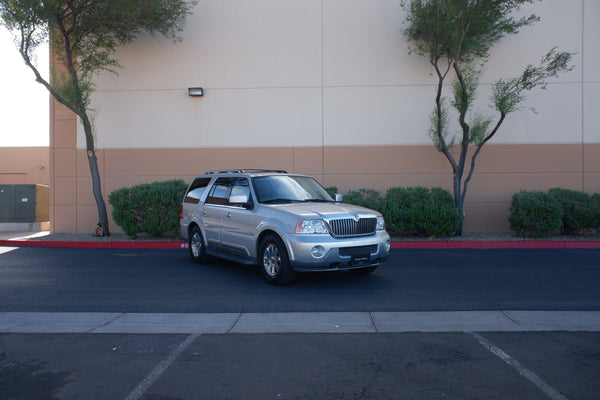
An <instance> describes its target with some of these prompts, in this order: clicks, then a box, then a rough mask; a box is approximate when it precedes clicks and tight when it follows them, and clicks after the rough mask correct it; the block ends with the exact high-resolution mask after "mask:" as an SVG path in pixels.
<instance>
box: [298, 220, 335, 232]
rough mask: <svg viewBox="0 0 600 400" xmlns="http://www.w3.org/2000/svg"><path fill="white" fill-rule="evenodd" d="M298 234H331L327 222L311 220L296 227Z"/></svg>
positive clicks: (301, 222)
mask: <svg viewBox="0 0 600 400" xmlns="http://www.w3.org/2000/svg"><path fill="white" fill-rule="evenodd" d="M296 233H307V234H311V233H312V234H315V233H329V230H328V229H327V225H325V221H323V220H322V219H309V220H304V221H300V222H299V223H298V225H296Z"/></svg>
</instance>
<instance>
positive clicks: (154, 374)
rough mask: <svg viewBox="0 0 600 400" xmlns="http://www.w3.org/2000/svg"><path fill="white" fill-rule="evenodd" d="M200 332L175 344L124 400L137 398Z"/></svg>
mask: <svg viewBox="0 0 600 400" xmlns="http://www.w3.org/2000/svg"><path fill="white" fill-rule="evenodd" d="M200 335H201V333H194V334H192V335H189V336H188V337H187V338H186V339H185V340H184V341H183V342H182V343H181V344H180V345H179V346H177V347H176V348H175V349H174V350H173V351H171V353H169V356H168V357H167V358H165V359H164V360H162V361H161V362H160V363H159V364H158V365H157V366H156V367H154V369H153V370H152V371H150V373H149V374H148V375H146V377H145V378H144V379H142V381H141V382H140V383H139V384H138V385H137V386H136V387H135V388H133V390H132V391H131V392H130V393H129V394H128V395H127V397H125V400H137V399H139V398H140V397H142V396H143V395H144V393H146V390H148V389H149V388H150V386H152V384H153V383H154V382H155V381H156V380H157V379H158V378H160V376H161V375H162V374H163V373H164V372H165V371H166V370H167V369H168V368H169V367H170V366H171V364H173V362H174V361H175V360H176V359H177V358H178V357H179V356H180V355H181V353H183V351H184V350H185V349H187V348H188V347H189V345H190V344H192V343H194V341H195V340H196V339H198V338H199V337H200Z"/></svg>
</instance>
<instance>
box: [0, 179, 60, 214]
mask: <svg viewBox="0 0 600 400" xmlns="http://www.w3.org/2000/svg"><path fill="white" fill-rule="evenodd" d="M49 220H50V188H49V187H48V186H45V185H0V222H45V221H49Z"/></svg>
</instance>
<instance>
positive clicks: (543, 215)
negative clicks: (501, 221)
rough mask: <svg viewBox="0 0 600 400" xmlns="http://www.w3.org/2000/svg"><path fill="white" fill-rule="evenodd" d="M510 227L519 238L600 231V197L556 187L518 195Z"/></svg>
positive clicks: (511, 210)
mask: <svg viewBox="0 0 600 400" xmlns="http://www.w3.org/2000/svg"><path fill="white" fill-rule="evenodd" d="M509 222H510V228H511V229H512V230H514V231H515V232H516V233H517V235H519V236H530V237H548V236H550V235H551V234H554V233H562V234H565V235H579V234H583V233H585V232H587V231H589V230H592V229H594V230H596V231H600V194H597V193H596V194H594V195H592V196H590V195H588V194H586V193H583V192H579V191H576V190H569V189H560V188H554V189H550V190H549V191H547V192H539V191H533V192H529V191H521V192H519V193H515V194H514V195H513V198H512V203H511V206H510V217H509Z"/></svg>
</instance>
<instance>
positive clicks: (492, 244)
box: [0, 239, 600, 249]
mask: <svg viewBox="0 0 600 400" xmlns="http://www.w3.org/2000/svg"><path fill="white" fill-rule="evenodd" d="M0 246H12V247H60V248H75V249H187V248H188V244H187V243H185V242H161V241H152V242H151V241H148V242H128V241H116V242H93V241H89V242H75V241H58V240H10V239H8V240H0ZM392 248H393V249H600V241H568V240H567V241H565V240H557V241H534V240H531V241H529V240H527V241H526V240H523V241H519V240H511V241H469V240H465V241H454V240H440V241H402V242H401V241H395V242H392Z"/></svg>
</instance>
